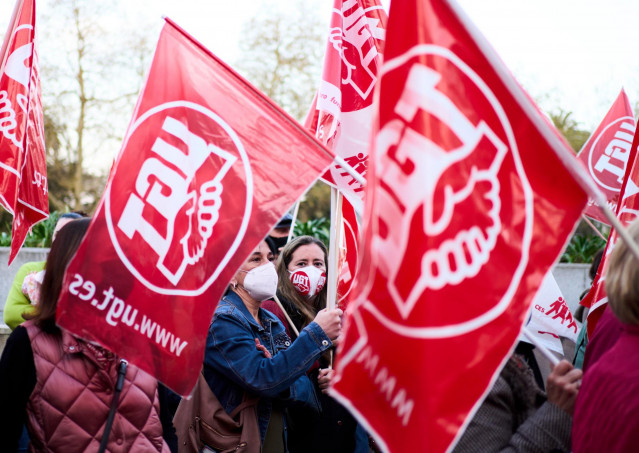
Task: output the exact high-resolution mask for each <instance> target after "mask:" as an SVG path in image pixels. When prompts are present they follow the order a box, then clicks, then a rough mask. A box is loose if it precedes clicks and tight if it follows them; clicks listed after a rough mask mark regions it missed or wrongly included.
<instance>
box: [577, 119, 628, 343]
mask: <svg viewBox="0 0 639 453" xmlns="http://www.w3.org/2000/svg"><path fill="white" fill-rule="evenodd" d="M638 146H639V134H638V133H637V131H635V135H634V138H633V140H632V145H631V147H630V152H629V156H628V158H627V159H628V163H629V165H626V172H625V176H624V178H623V184H622V186H621V190H620V193H621V194H622V195H621V202H620V203H619V204H618V205H617V213H616V214H617V218H618V219H619V222H621V224H622V225H623V226H624V227H627V226H628V225H630V224H631V223H632V222H633V221H634V220H636V219H637V218H639V164H638V163H637V147H638ZM618 239H619V235H618V233H617V230H615V229H612V230H611V231H610V236H609V237H608V242H607V243H606V248H605V249H604V253H603V256H602V257H601V262H600V263H599V268H598V269H597V275H596V277H595V280H594V281H593V283H592V287H591V288H590V291H589V292H588V294H587V295H586V297H584V298H583V299H582V301H581V305H584V306H585V307H588V308H590V310H589V311H588V324H587V326H588V337H589V338H590V336H591V335H592V334H593V332H594V330H595V327H596V326H597V322H598V321H599V318H601V315H602V314H603V311H604V309H605V308H606V305H607V304H608V297H607V296H606V289H605V284H604V281H605V272H606V269H607V264H608V257H609V256H610V254H611V253H612V249H613V248H614V246H615V244H616V243H617V240H618Z"/></svg>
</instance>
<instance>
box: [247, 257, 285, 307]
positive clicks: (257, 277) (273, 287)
mask: <svg viewBox="0 0 639 453" xmlns="http://www.w3.org/2000/svg"><path fill="white" fill-rule="evenodd" d="M243 272H246V277H245V278H244V289H245V290H246V292H247V293H248V295H249V296H251V297H252V298H253V299H255V300H256V301H258V302H262V301H263V300H266V299H270V298H271V297H273V296H275V293H276V292H277V271H276V270H275V266H273V263H271V262H270V261H269V262H268V263H266V264H262V265H261V266H258V267H256V268H255V269H251V270H250V271H243Z"/></svg>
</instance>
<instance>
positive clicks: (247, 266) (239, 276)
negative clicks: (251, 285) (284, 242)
mask: <svg viewBox="0 0 639 453" xmlns="http://www.w3.org/2000/svg"><path fill="white" fill-rule="evenodd" d="M269 261H273V253H272V252H271V249H270V248H269V246H268V244H267V243H266V241H262V242H260V245H258V246H257V247H256V248H255V250H253V253H252V254H251V255H250V256H249V257H248V258H247V259H246V261H245V262H244V264H242V267H240V269H239V270H238V271H237V272H236V273H235V277H234V279H233V280H234V281H235V282H237V283H238V284H239V285H242V286H244V278H245V277H246V274H247V272H249V271H251V270H253V269H255V268H256V267H259V266H261V265H263V264H266V263H268V262H269ZM242 271H243V272H242Z"/></svg>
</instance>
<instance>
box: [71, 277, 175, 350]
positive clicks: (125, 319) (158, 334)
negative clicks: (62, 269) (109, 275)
mask: <svg viewBox="0 0 639 453" xmlns="http://www.w3.org/2000/svg"><path fill="white" fill-rule="evenodd" d="M69 292H70V293H71V294H73V295H74V296H76V297H78V298H79V299H81V300H84V301H87V302H88V301H91V305H93V306H94V307H95V308H97V309H98V310H100V311H104V310H106V309H107V307H108V311H107V312H106V316H105V317H106V322H107V323H109V324H110V325H112V326H114V327H115V326H117V325H118V324H119V323H120V322H122V324H124V325H126V326H128V327H133V329H135V330H136V331H138V332H140V333H141V334H142V335H146V336H147V338H150V339H154V341H155V342H156V343H157V344H159V345H161V346H162V347H163V348H165V349H168V350H169V351H170V352H171V354H175V355H176V356H177V357H179V356H180V354H181V353H182V350H183V349H184V348H185V347H186V345H187V344H188V342H186V341H182V340H180V338H179V337H176V336H175V335H173V333H172V332H169V331H167V330H166V329H165V328H164V327H162V326H160V325H159V324H157V323H156V322H155V321H153V320H152V319H151V318H148V317H147V316H146V315H142V321H141V322H140V323H137V322H135V321H136V318H137V316H138V310H137V308H133V307H131V305H129V304H127V303H125V302H124V301H123V300H122V299H120V298H118V297H116V296H115V294H113V288H112V287H109V289H108V290H105V291H102V294H103V296H104V298H103V299H102V300H101V301H100V300H98V299H97V298H94V297H93V296H95V292H96V288H95V283H93V282H92V281H90V280H85V279H84V278H82V276H81V275H80V274H75V275H74V276H73V281H72V282H71V284H70V285H69ZM154 334H155V335H154Z"/></svg>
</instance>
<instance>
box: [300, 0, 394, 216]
mask: <svg viewBox="0 0 639 453" xmlns="http://www.w3.org/2000/svg"><path fill="white" fill-rule="evenodd" d="M386 21H387V16H386V12H385V11H384V8H383V7H382V6H381V3H380V2H379V1H378V0H335V2H334V4H333V15H332V16H331V25H330V34H329V37H328V43H327V46H326V55H325V57H324V68H323V71H322V81H321V83H320V88H319V91H318V93H317V96H315V99H314V101H313V105H312V106H311V111H310V112H309V114H308V117H307V119H306V127H308V128H310V129H311V130H312V132H314V133H315V135H316V137H317V138H318V139H319V140H320V141H321V142H322V143H324V144H326V146H328V147H329V148H330V149H332V150H333V151H335V153H336V154H337V155H338V156H340V157H342V158H344V160H345V161H346V162H347V163H348V164H350V165H351V167H353V168H354V169H355V171H357V172H358V173H360V174H361V175H362V176H364V175H366V168H367V165H368V145H369V142H370V132H371V126H372V124H373V114H374V109H373V92H374V88H375V83H376V82H377V71H378V68H379V65H380V64H381V58H382V49H383V46H384V40H385V39H386ZM323 179H324V180H325V181H326V182H327V183H329V184H331V185H333V186H335V187H337V188H338V189H340V190H341V191H342V192H344V194H345V195H346V197H348V198H349V200H350V201H351V202H352V203H353V204H354V205H355V209H356V210H357V211H358V212H360V213H361V211H362V201H361V199H362V196H363V194H364V188H363V187H362V185H361V184H360V183H358V182H357V181H356V180H355V179H354V178H353V177H352V176H350V175H348V173H346V171H345V170H344V169H343V168H341V167H340V166H338V165H336V164H334V165H332V166H331V167H330V168H329V171H327V172H326V173H325V174H324V176H323Z"/></svg>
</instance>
